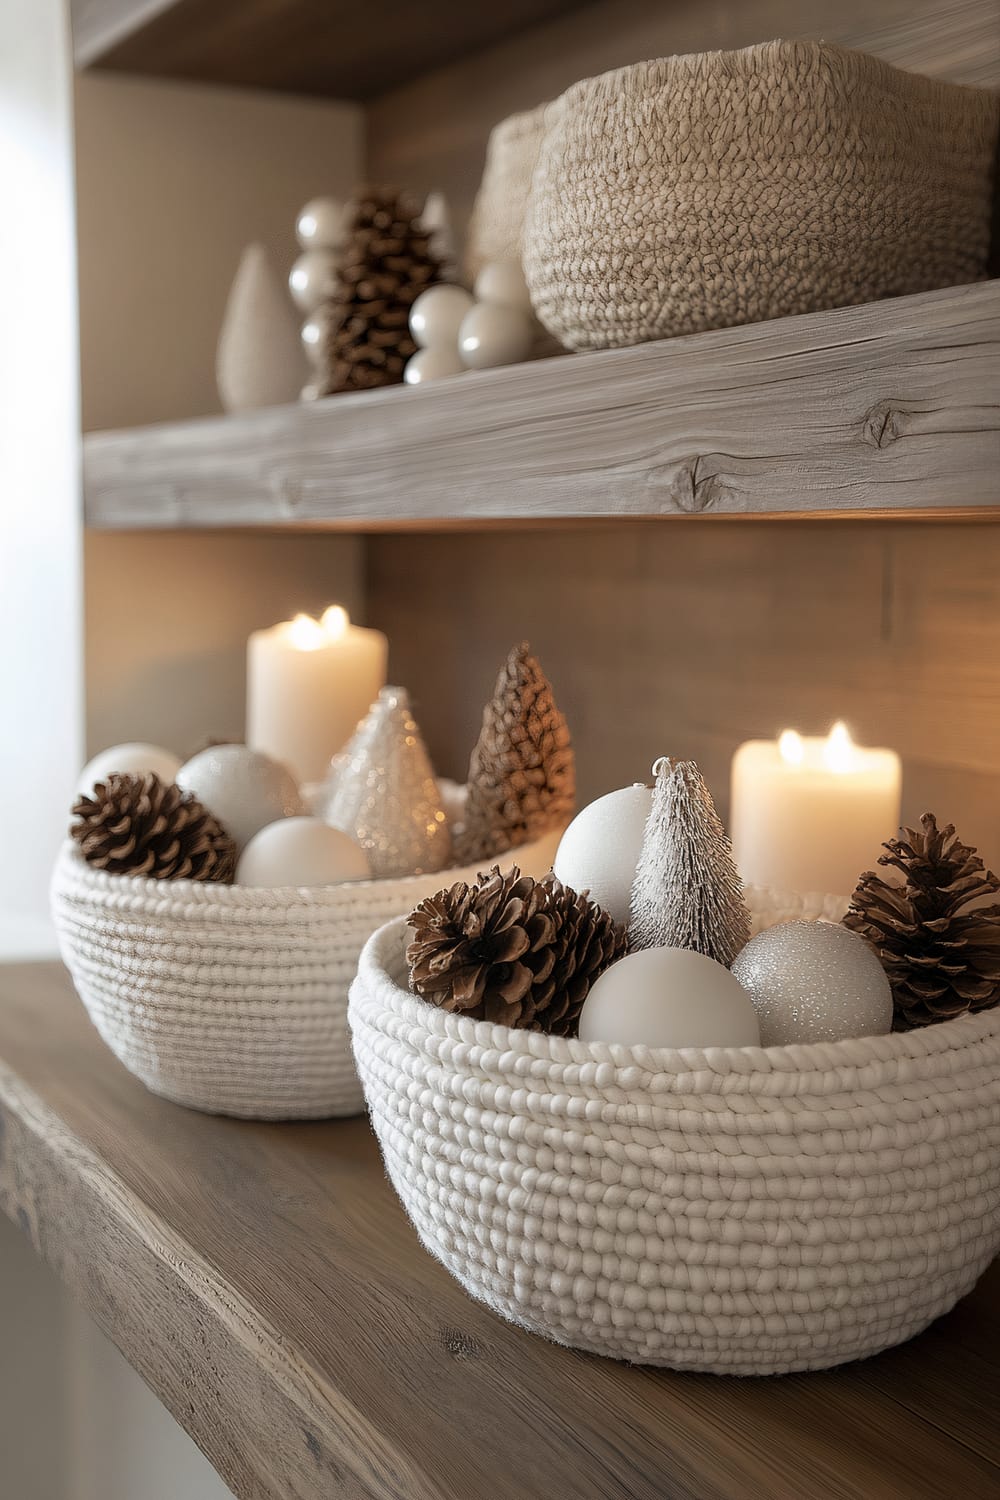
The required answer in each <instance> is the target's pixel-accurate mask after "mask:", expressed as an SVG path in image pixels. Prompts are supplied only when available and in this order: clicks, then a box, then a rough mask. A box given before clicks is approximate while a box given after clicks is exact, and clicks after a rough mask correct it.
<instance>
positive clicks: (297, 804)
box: [175, 745, 304, 849]
mask: <svg viewBox="0 0 1000 1500" xmlns="http://www.w3.org/2000/svg"><path fill="white" fill-rule="evenodd" d="M175 779H176V782H177V785H178V786H179V787H182V788H183V790H184V791H185V792H192V793H193V794H194V796H195V797H197V798H198V801H199V802H201V803H202V804H203V806H205V807H207V808H208V810H209V812H210V813H214V814H215V816H216V817H217V818H218V820H219V822H220V823H221V824H222V826H223V828H224V829H225V830H226V832H227V833H228V834H229V836H230V838H231V839H233V840H234V841H235V843H236V845H237V847H238V848H240V849H242V848H243V847H244V845H245V844H248V843H249V842H250V840H251V839H252V838H253V836H254V834H255V833H257V832H258V831H259V830H260V829H261V828H264V827H266V825H267V824H268V823H274V822H276V821H277V820H278V819H279V818H293V817H296V816H298V814H299V813H301V812H303V811H304V808H303V806H302V799H301V798H300V796H299V789H298V787H297V786H296V784H295V782H294V780H293V779H292V776H291V773H290V772H289V771H288V769H287V768H286V767H285V766H283V765H281V763H280V762H279V761H276V760H272V759H271V757H270V756H269V755H261V753H260V752H259V751H258V750H248V749H247V747H246V746H245V745H212V746H210V748H209V749H208V750H202V751H201V752H200V753H199V754H198V755H196V756H194V758H193V759H192V760H189V761H188V762H187V764H186V765H183V766H181V769H180V770H179V771H178V773H177V776H176V778H175Z"/></svg>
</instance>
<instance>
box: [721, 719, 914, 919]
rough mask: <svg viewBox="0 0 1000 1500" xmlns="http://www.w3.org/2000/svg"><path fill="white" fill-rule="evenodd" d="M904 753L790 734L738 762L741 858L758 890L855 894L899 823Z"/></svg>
mask: <svg viewBox="0 0 1000 1500" xmlns="http://www.w3.org/2000/svg"><path fill="white" fill-rule="evenodd" d="M899 789H900V766H899V756H898V755H897V754H896V752H895V751H894V750H869V749H864V748H862V747H861V746H860V745H855V744H854V743H853V741H852V740H851V737H850V735H849V734H848V732H847V729H846V727H845V725H843V724H835V725H834V727H833V729H832V730H831V731H830V734H829V735H828V736H827V738H826V739H825V740H824V739H821V738H818V737H817V738H806V737H803V736H800V735H798V734H796V732H795V730H794V729H786V730H785V732H784V734H782V736H781V738H780V740H777V741H775V740H750V741H748V742H747V743H746V744H745V745H741V746H740V748H739V749H738V750H737V752H736V754H735V755H734V757H733V770H732V800H731V804H730V826H731V829H732V839H733V853H734V854H735V856H736V863H737V865H738V866H739V868H740V872H741V874H742V876H743V879H744V880H745V881H746V882H747V884H748V885H762V886H771V887H772V888H774V889H776V890H784V891H799V892H807V891H822V892H831V893H833V894H835V895H844V896H849V895H850V894H851V892H852V891H853V890H854V888H855V886H856V885H857V882H858V876H859V875H860V874H861V873H862V871H864V870H871V869H873V868H874V866H875V862H876V860H877V859H878V856H879V854H880V853H881V852H882V850H881V845H882V844H883V843H884V841H885V840H886V839H888V838H892V836H893V835H894V834H895V833H896V830H897V828H898V827H899Z"/></svg>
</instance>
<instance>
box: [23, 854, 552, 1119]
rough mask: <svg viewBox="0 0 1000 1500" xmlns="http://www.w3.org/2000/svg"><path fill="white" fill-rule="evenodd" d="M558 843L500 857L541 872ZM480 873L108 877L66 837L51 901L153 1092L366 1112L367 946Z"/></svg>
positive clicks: (219, 1107) (84, 985) (124, 1058)
mask: <svg viewBox="0 0 1000 1500" xmlns="http://www.w3.org/2000/svg"><path fill="white" fill-rule="evenodd" d="M558 840H559V835H558V834H557V833H556V834H553V835H552V836H550V837H549V838H546V839H541V840H539V841H537V842H536V843H533V844H527V845H524V846H523V847H522V848H520V849H517V850H513V851H511V853H510V854H509V855H507V856H505V862H506V863H507V864H511V863H515V862H516V863H518V864H519V865H521V867H522V868H523V869H525V870H529V871H531V872H532V873H533V874H537V875H541V874H544V872H545V871H546V870H547V869H548V867H549V865H550V864H551V861H552V857H553V854H554V852H555V847H556V845H557V844H558ZM486 863H487V864H488V863H489V861H486ZM474 873H475V871H474V870H471V869H464V870H439V871H438V872H437V874H434V875H415V876H411V877H410V878H408V879H405V880H372V881H360V882H358V883H356V884H351V885H342V886H331V887H324V888H320V889H314V890H295V889H284V890H257V889H253V888H250V887H247V886H225V885H214V884H209V883H200V882H195V881H189V880H178V881H162V880H146V879H143V878H136V877H130V876H121V875H105V874H103V873H102V872H100V871H95V870H92V869H91V868H90V867H89V866H88V865H87V864H86V863H85V862H84V860H83V859H82V858H81V856H80V855H79V853H78V851H77V850H76V848H75V846H74V845H72V844H67V845H66V846H65V847H64V848H63V850H62V852H61V854H60V856H59V860H58V863H57V865H56V870H55V874H54V877H53V882H52V907H53V914H54V917H55V922H56V927H57V929H58V932H59V942H60V947H61V950H62V956H63V959H64V960H65V963H66V966H67V968H68V969H69V971H70V974H71V975H72V977H73V983H74V984H75V985H76V988H77V991H78V993H79V995H80V998H81V999H82V1000H83V1003H84V1005H85V1006H86V1007H87V1011H88V1013H89V1015H90V1018H91V1020H92V1021H93V1023H94V1025H95V1026H96V1027H97V1029H98V1031H99V1032H100V1034H101V1036H102V1037H103V1038H104V1040H105V1042H107V1044H108V1046H109V1047H110V1048H111V1050H112V1052H114V1054H115V1056H116V1057H117V1058H119V1060H120V1061H121V1062H123V1063H124V1064H125V1066H126V1067H127V1068H128V1070H129V1072H130V1073H134V1074H135V1076H136V1077H137V1078H139V1079H141V1080H142V1082H143V1083H144V1084H145V1085H146V1086H147V1088H150V1089H152V1091H153V1093H155V1094H162V1095H163V1097H164V1098H166V1099H172V1100H174V1101H175V1102H176V1103H178V1104H187V1105H190V1106H191V1107H192V1108H194V1109H203V1110H207V1111H209V1112H210V1113H212V1114H226V1115H240V1116H243V1117H245V1118H250V1119H260V1120H291V1119H319V1118H324V1117H326V1116H329V1115H354V1114H359V1113H360V1112H361V1111H362V1110H363V1109H364V1099H363V1097H362V1093H361V1086H360V1084H359V1082H358V1078H357V1074H356V1073H355V1071H354V1064H353V1061H352V1059H351V1049H350V1042H349V1037H348V1030H347V990H348V986H349V984H350V982H351V980H352V979H353V977H354V973H355V970H356V968H357V963H358V956H359V954H360V952H361V949H362V947H363V946H364V944H365V942H366V941H367V939H368V938H369V937H370V936H371V934H372V933H373V932H374V931H375V929H376V928H377V927H379V926H381V924H382V923H383V922H387V921H388V920H389V919H390V918H392V917H398V916H401V915H406V914H407V913H408V912H409V911H410V910H411V909H412V908H413V907H414V906H415V905H416V903H417V902H418V901H420V900H421V898H422V897H423V896H426V895H430V894H432V893H433V892H434V891H437V890H440V889H441V887H442V886H445V885H448V884H450V883H451V882H453V881H455V880H461V879H470V878H471V877H472V875H473V874H474Z"/></svg>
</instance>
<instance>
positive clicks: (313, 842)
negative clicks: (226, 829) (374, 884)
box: [236, 817, 371, 886]
mask: <svg viewBox="0 0 1000 1500" xmlns="http://www.w3.org/2000/svg"><path fill="white" fill-rule="evenodd" d="M370 878H371V866H370V865H369V863H368V856H367V854H366V853H365V851H364V850H363V849H361V848H359V847H358V845H357V844H356V843H355V842H354V840H353V839H352V838H350V837H349V836H348V835H347V834H346V833H341V831H340V829H339V828H331V827H330V825H329V824H328V823H323V822H321V821H320V819H319V818H299V817H296V818H282V819H281V820H280V822H277V823H268V824H267V826H266V827H265V828H262V829H261V830H260V832H259V833H255V834H254V836H253V838H252V839H251V840H250V842H249V843H248V844H247V846H246V848H245V849H244V850H243V853H242V854H241V855H240V859H239V863H238V864H237V866H236V884H237V885H253V886H283V885H284V886H288V885H297V886H303V885H341V884H343V882H344V881H345V880H369V879H370Z"/></svg>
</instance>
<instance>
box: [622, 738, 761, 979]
mask: <svg viewBox="0 0 1000 1500" xmlns="http://www.w3.org/2000/svg"><path fill="white" fill-rule="evenodd" d="M653 774H654V776H655V777H656V784H655V786H654V788H653V806H652V808H651V809H650V814H649V820H648V822H647V823H646V832H645V835H644V837H643V843H642V852H641V853H640V855H639V863H638V867H637V869H636V872H635V884H634V885H633V887H632V914H631V918H630V921H629V927H628V937H629V947H630V948H631V949H632V950H633V951H635V950H636V949H639V948H689V949H691V950H693V951H694V952H695V953H704V954H705V955H706V957H708V958H714V959H716V960H717V962H719V963H720V964H725V965H726V966H727V968H728V966H729V965H730V964H731V963H732V961H733V959H734V958H735V957H736V955H737V954H738V953H739V952H740V950H741V949H743V948H745V947H746V945H747V943H748V942H749V939H750V914H749V912H748V911H747V907H746V902H745V901H744V899H743V882H742V880H741V879H740V876H739V872H738V871H737V869H736V865H735V864H734V862H733V854H732V849H731V847H730V843H729V840H728V838H727V837H726V834H725V830H724V829H723V827H722V823H721V822H720V821H719V815H718V813H717V812H716V810H715V804H714V802H713V801H712V794H711V792H710V791H709V790H708V787H707V786H706V785H705V781H704V778H703V777H702V774H701V772H700V771H699V770H698V767H697V766H696V765H695V763H694V761H693V760H680V761H670V760H668V759H666V757H664V758H663V759H662V760H658V761H657V762H656V765H655V766H654V767H653Z"/></svg>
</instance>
